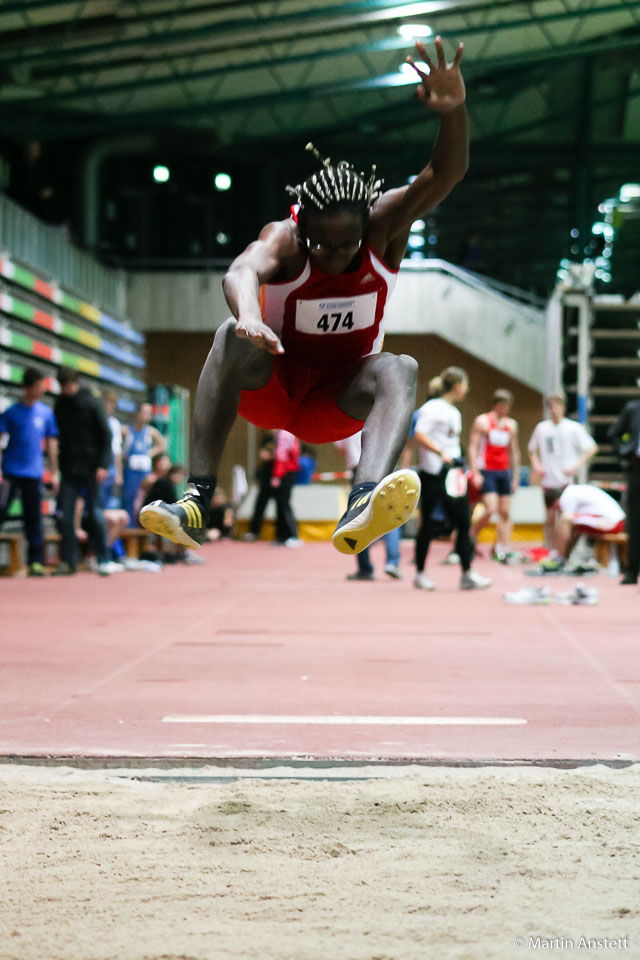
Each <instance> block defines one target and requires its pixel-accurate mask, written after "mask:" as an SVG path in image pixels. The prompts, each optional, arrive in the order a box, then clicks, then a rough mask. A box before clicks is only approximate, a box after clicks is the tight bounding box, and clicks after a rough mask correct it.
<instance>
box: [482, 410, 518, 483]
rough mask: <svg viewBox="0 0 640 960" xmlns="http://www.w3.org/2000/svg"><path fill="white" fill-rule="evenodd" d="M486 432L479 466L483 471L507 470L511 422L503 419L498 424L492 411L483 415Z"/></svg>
mask: <svg viewBox="0 0 640 960" xmlns="http://www.w3.org/2000/svg"><path fill="white" fill-rule="evenodd" d="M485 419H486V424H487V431H486V433H485V434H484V437H483V439H482V445H481V447H480V465H481V469H483V470H508V469H509V467H510V455H511V436H512V432H513V426H512V421H511V420H510V419H509V418H508V417H505V419H504V420H503V421H502V422H501V423H500V422H498V418H497V417H496V415H495V413H494V412H493V410H492V411H491V412H490V413H486V414H485Z"/></svg>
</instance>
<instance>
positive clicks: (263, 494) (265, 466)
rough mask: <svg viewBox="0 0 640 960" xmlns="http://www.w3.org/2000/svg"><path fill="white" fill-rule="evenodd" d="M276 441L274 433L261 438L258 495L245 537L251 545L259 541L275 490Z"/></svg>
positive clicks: (257, 474)
mask: <svg viewBox="0 0 640 960" xmlns="http://www.w3.org/2000/svg"><path fill="white" fill-rule="evenodd" d="M275 450H276V441H275V437H274V435H273V434H272V433H265V434H263V435H262V437H261V438H260V448H259V450H258V460H259V463H258V469H257V470H256V480H257V483H258V494H257V496H256V502H255V505H254V507H253V516H252V517H251V523H250V524H249V532H248V533H246V534H245V535H244V539H245V540H246V541H247V542H248V543H251V542H253V541H254V540H258V539H259V537H260V531H261V529H262V520H263V518H264V512H265V510H266V509H267V504H268V503H269V500H270V499H271V497H272V496H274V493H275V491H274V489H273V487H272V486H271V477H272V476H273V458H274V456H275Z"/></svg>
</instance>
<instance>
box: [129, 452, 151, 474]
mask: <svg viewBox="0 0 640 960" xmlns="http://www.w3.org/2000/svg"><path fill="white" fill-rule="evenodd" d="M128 467H129V470H136V471H138V472H139V473H142V472H144V473H149V471H150V470H151V457H150V456H149V454H148V453H132V454H131V456H130V457H129V463H128Z"/></svg>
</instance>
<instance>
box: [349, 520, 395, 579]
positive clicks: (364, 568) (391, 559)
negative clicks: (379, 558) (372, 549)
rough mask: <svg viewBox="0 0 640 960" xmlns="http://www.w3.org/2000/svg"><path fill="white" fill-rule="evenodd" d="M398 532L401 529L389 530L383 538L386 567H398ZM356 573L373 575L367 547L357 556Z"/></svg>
mask: <svg viewBox="0 0 640 960" xmlns="http://www.w3.org/2000/svg"><path fill="white" fill-rule="evenodd" d="M400 531H401V527H396V528H395V530H391V531H390V532H389V533H388V534H387V535H386V536H385V537H383V538H382V539H383V540H384V546H385V550H386V553H387V559H386V565H387V566H391V567H397V566H399V565H400ZM357 561H358V572H359V573H373V564H372V563H371V557H370V556H369V547H367V549H366V550H363V551H362V552H361V553H359V554H358V555H357Z"/></svg>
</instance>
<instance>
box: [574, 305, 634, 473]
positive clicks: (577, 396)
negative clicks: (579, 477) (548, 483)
mask: <svg viewBox="0 0 640 960" xmlns="http://www.w3.org/2000/svg"><path fill="white" fill-rule="evenodd" d="M563 327H564V332H563V339H564V350H563V353H564V357H565V361H564V369H563V379H564V384H565V390H566V392H567V396H568V398H569V408H571V406H572V402H571V401H572V398H573V399H574V402H575V409H576V412H577V414H578V418H579V419H582V420H583V421H584V422H585V423H586V426H587V428H588V429H589V431H590V433H591V434H592V436H593V438H594V440H595V441H596V443H597V444H598V448H599V449H598V453H597V455H596V456H595V457H594V459H593V460H592V461H591V469H590V479H591V480H592V481H594V482H596V483H598V484H601V485H603V486H608V485H614V486H615V485H617V484H618V483H619V482H621V481H622V469H621V467H620V464H619V462H618V458H617V456H616V454H615V451H614V449H613V446H612V444H611V442H610V440H609V438H608V436H607V432H608V430H609V427H610V426H611V424H613V423H615V422H616V420H617V419H618V416H619V414H620V412H621V410H622V408H623V407H624V405H625V404H626V403H627V402H628V401H629V400H635V399H637V398H638V397H640V303H629V302H622V301H621V302H616V301H615V300H613V298H607V297H600V298H598V297H590V296H587V295H585V296H584V298H583V302H582V303H580V302H579V300H578V301H574V300H573V299H570V300H569V301H568V302H567V304H566V305H565V310H564V318H563ZM569 415H570V416H571V413H569Z"/></svg>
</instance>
